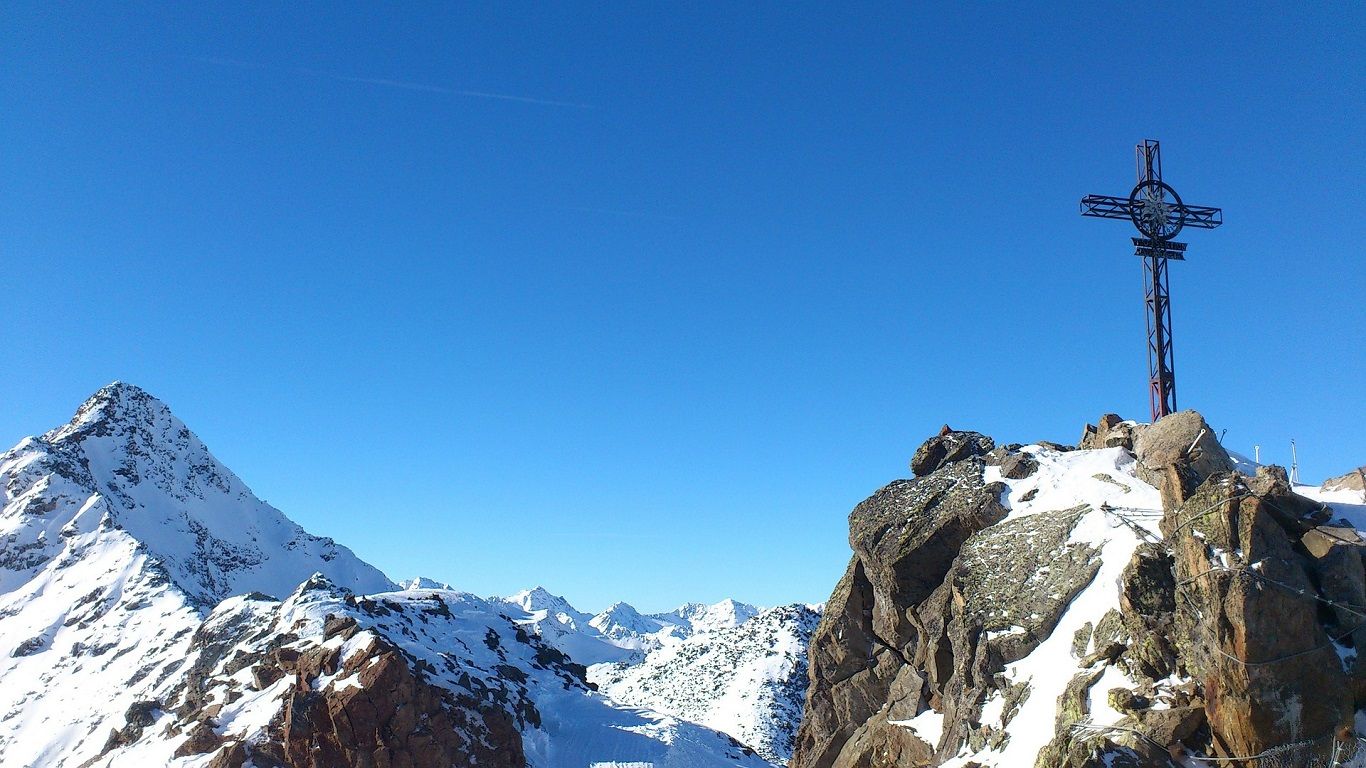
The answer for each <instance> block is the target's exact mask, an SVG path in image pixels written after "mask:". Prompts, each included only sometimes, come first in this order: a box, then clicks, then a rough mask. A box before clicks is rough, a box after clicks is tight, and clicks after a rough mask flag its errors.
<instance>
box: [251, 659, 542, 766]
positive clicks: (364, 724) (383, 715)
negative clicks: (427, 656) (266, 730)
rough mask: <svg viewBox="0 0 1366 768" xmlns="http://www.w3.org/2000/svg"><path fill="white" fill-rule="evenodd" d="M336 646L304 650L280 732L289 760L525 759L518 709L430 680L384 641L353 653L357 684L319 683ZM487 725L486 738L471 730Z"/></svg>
mask: <svg viewBox="0 0 1366 768" xmlns="http://www.w3.org/2000/svg"><path fill="white" fill-rule="evenodd" d="M335 664H336V658H335V654H332V655H329V654H321V653H314V652H313V651H311V650H310V651H309V652H305V653H304V654H303V655H302V656H301V657H300V658H299V671H298V674H299V676H300V678H301V680H303V681H304V684H301V685H299V686H297V687H296V688H295V689H294V690H293V691H292V692H291V694H290V698H289V700H288V701H287V703H286V705H285V711H284V717H283V722H282V723H281V725H280V728H279V733H278V735H277V738H278V740H279V743H280V745H281V747H282V751H283V753H284V755H285V759H286V762H287V764H288V765H289V766H290V768H362V767H364V768H369V766H380V765H383V766H387V767H388V768H438V767H441V768H445V766H452V765H480V766H494V767H495V768H520V767H521V766H524V765H525V763H526V760H525V757H524V756H523V753H522V741H521V736H520V733H519V732H518V730H517V728H516V724H515V723H514V722H513V721H512V717H511V716H510V715H509V714H508V713H507V712H506V711H504V710H503V709H501V708H498V707H491V706H487V705H486V704H485V703H484V702H482V701H480V700H477V699H469V700H461V699H460V698H459V697H457V696H456V695H455V694H453V693H452V692H450V691H448V690H445V689H443V688H440V687H437V686H434V685H432V684H430V683H427V682H426V681H424V680H423V679H422V678H421V676H420V675H419V674H418V673H417V672H416V671H415V670H414V669H413V667H412V666H411V665H410V664H409V662H408V660H407V659H406V658H405V657H404V656H403V655H402V652H401V651H400V650H398V649H397V648H396V647H394V646H391V645H389V644H388V643H387V642H385V641H381V640H375V641H374V642H372V643H371V644H370V646H369V647H368V648H367V649H366V650H364V651H362V652H359V653H356V654H354V655H353V656H352V657H351V658H349V659H347V660H346V665H345V667H344V668H343V669H342V672H343V674H344V675H352V674H355V675H357V682H358V683H359V685H358V686H346V687H344V688H337V687H335V686H328V687H326V688H324V689H322V690H320V691H319V690H313V687H312V686H311V685H309V684H308V683H307V681H309V680H312V679H315V678H316V677H318V676H319V675H321V674H332V673H329V672H327V669H328V668H329V666H331V667H332V668H333V669H334V670H335ZM470 733H482V734H483V736H484V737H483V738H481V739H470V738H468V737H467V736H466V735H465V734H470Z"/></svg>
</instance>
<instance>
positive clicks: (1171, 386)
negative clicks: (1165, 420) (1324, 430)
mask: <svg viewBox="0 0 1366 768" xmlns="http://www.w3.org/2000/svg"><path fill="white" fill-rule="evenodd" d="M1134 157H1135V160H1136V165H1137V170H1138V184H1137V185H1135V186H1134V189H1133V191H1132V192H1130V193H1129V196H1128V197H1111V196H1109V195H1087V196H1086V197H1083V198H1082V199H1081V215H1083V216H1094V217H1096V218H1101V219H1128V220H1129V221H1131V222H1133V225H1134V226H1135V227H1137V228H1138V232H1139V234H1140V235H1142V237H1135V238H1132V240H1133V243H1134V248H1135V250H1134V254H1135V255H1136V256H1142V257H1143V276H1144V303H1145V305H1146V307H1147V315H1148V402H1149V405H1150V406H1151V408H1152V417H1153V421H1157V420H1158V419H1160V418H1162V417H1163V416H1166V415H1167V414H1169V413H1172V412H1174V411H1175V410H1176V371H1175V358H1174V356H1173V354H1172V313H1171V297H1170V293H1169V291H1168V289H1167V262H1168V260H1171V259H1175V260H1177V261H1184V260H1185V258H1186V244H1185V243H1178V242H1175V241H1174V240H1173V238H1175V237H1176V235H1177V234H1178V233H1179V232H1181V230H1182V228H1184V227H1196V228H1198V229H1214V228H1215V227H1217V226H1219V225H1220V224H1223V223H1224V213H1223V211H1222V210H1220V209H1218V208H1210V207H1208V206H1203V205H1186V204H1185V203H1183V202H1182V201H1181V197H1180V196H1179V195H1177V194H1176V190H1175V189H1172V187H1171V185H1170V184H1167V183H1166V182H1164V181H1163V180H1162V154H1161V150H1160V149H1159V147H1158V142H1156V141H1153V140H1152V139H1144V141H1143V143H1142V144H1139V145H1137V146H1136V147H1134Z"/></svg>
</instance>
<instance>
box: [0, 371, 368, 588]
mask: <svg viewBox="0 0 1366 768" xmlns="http://www.w3.org/2000/svg"><path fill="white" fill-rule="evenodd" d="M59 534H60V535H59ZM81 535H87V536H89V537H91V538H89V539H78V538H77V537H78V536H81ZM0 537H5V538H6V539H7V540H8V541H10V542H12V544H13V545H14V546H15V547H17V548H18V549H15V550H14V551H15V552H22V553H23V557H22V559H20V560H13V559H11V558H6V559H5V562H0V566H2V567H0V592H2V591H3V590H4V589H6V588H8V586H9V585H12V584H16V583H22V582H23V581H25V580H27V579H28V578H30V577H32V576H34V575H36V574H37V573H38V572H39V571H40V570H42V569H43V567H44V565H45V564H50V563H52V562H53V561H62V562H66V560H65V558H62V557H61V555H62V554H63V552H66V551H68V550H71V549H72V548H73V547H76V546H78V545H85V546H94V545H95V544H96V543H97V542H103V543H104V544H108V543H109V542H111V541H113V540H115V539H119V540H127V542H126V543H127V545H128V546H131V547H133V548H134V549H135V550H137V551H139V552H143V553H145V554H146V555H147V556H148V557H149V561H148V567H152V568H156V569H158V570H160V571H162V572H163V574H164V575H165V576H166V577H168V578H169V579H170V580H171V581H172V582H173V583H174V584H175V585H176V586H177V587H178V588H179V589H181V590H182V591H183V592H184V593H185V594H186V595H187V596H188V597H190V598H191V600H193V601H195V602H197V603H199V604H202V605H205V606H208V605H211V604H213V603H216V602H218V601H219V600H222V599H223V598H225V597H227V596H229V595H233V594H242V593H245V592H263V593H266V594H274V595H280V594H288V593H289V592H290V591H292V590H293V589H294V587H295V585H297V584H298V583H299V582H301V581H303V580H304V579H306V578H307V577H308V576H309V575H310V574H311V573H313V572H314V571H316V570H319V569H322V570H323V571H324V572H325V573H326V574H327V576H328V577H329V578H331V579H332V580H333V581H335V582H337V583H338V584H341V585H343V586H345V587H346V588H348V589H353V590H357V591H370V592H378V591H383V590H387V589H392V588H393V586H394V585H393V584H392V583H391V582H390V581H389V580H388V579H387V578H385V577H384V575H383V574H381V573H380V572H379V571H378V570H376V569H375V568H373V567H371V566H370V565H367V564H366V563H364V562H362V561H360V560H359V559H358V558H356V557H355V555H353V554H352V553H351V552H350V551H349V550H347V549H346V548H344V547H340V546H338V545H336V544H335V543H334V542H333V541H332V540H331V539H326V538H321V537H317V536H312V535H310V534H308V533H307V532H306V531H304V530H303V529H302V528H300V527H299V526H298V525H296V524H295V523H293V522H292V521H290V520H289V519H288V518H286V517H285V516H284V515H283V514H281V513H280V511H279V510H277V509H275V508H274V507H271V506H270V505H268V504H266V503H264V502H262V501H261V500H260V499H258V498H256V496H255V495H253V494H252V492H251V490H250V489H249V488H247V486H246V484H245V483H243V482H242V481H241V480H239V479H238V478H237V476H236V475H234V474H233V473H232V472H231V471H230V470H228V468H227V467H225V466H223V465H222V464H221V463H219V461H218V460H217V459H216V458H214V456H213V454H211V453H210V452H209V450H208V448H207V447H206V446H205V445H204V443H203V442H201V441H200V439H199V438H198V437H197V436H195V434H194V433H193V432H191V431H190V429H189V428H188V427H186V426H185V424H184V423H183V422H182V421H180V419H178V418H176V417H175V415H174V414H172V413H171V410H170V409H169V408H168V407H166V405H165V404H164V403H162V402H161V401H160V400H157V399H156V398H155V397H153V396H152V395H150V394H148V393H147V392H146V391H145V390H143V389H141V388H139V387H137V386H134V385H132V384H127V383H124V382H115V383H113V384H110V385H108V386H106V387H103V388H101V389H100V390H99V391H98V392H96V393H95V394H94V395H92V396H91V397H90V398H89V399H87V400H86V401H85V402H84V403H83V404H82V405H81V407H80V408H79V409H77V411H76V414H75V415H74V416H73V417H72V418H71V420H70V421H69V422H68V423H67V424H65V425H63V426H61V427H58V428H56V429H53V430H51V431H49V432H47V433H46V434H44V435H43V436H42V437H39V438H29V439H25V440H24V441H22V442H20V443H19V445H18V446H16V447H15V448H13V449H12V450H10V451H8V452H6V453H4V454H2V455H0ZM68 554H70V553H69V552H68ZM6 571H7V572H6Z"/></svg>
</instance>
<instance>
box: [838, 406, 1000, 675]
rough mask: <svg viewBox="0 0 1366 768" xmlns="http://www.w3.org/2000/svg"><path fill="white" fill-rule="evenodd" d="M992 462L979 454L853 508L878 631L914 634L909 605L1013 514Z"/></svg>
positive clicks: (893, 639)
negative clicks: (967, 547) (974, 538)
mask: <svg viewBox="0 0 1366 768" xmlns="http://www.w3.org/2000/svg"><path fill="white" fill-rule="evenodd" d="M953 434H961V433H953ZM987 442H990V438H987ZM984 467H985V464H984V463H983V462H982V460H981V459H980V458H975V457H973V458H969V459H965V460H962V461H957V462H953V463H949V464H946V465H944V466H943V468H942V469H941V470H939V471H937V472H935V473H933V474H931V475H927V476H925V477H921V478H917V479H915V480H898V481H896V482H893V483H891V484H890V485H887V486H886V487H884V488H882V489H881V490H879V491H877V492H876V493H874V494H873V495H872V496H871V497H870V498H868V499H866V500H865V501H863V502H862V503H860V504H859V505H858V506H857V507H855V508H854V511H853V512H851V513H850V515H849V545H850V547H851V548H852V549H853V550H854V553H855V557H856V558H857V559H858V560H859V562H860V563H861V564H862V566H863V569H864V572H865V573H866V575H867V579H868V582H869V584H870V585H871V586H872V593H873V600H872V606H871V607H872V614H873V625H872V632H873V634H874V636H875V637H876V638H878V639H880V641H881V642H882V643H884V644H886V645H887V646H888V647H891V648H893V649H898V650H899V649H901V648H902V647H903V646H905V645H906V643H907V642H909V641H910V640H911V639H912V634H911V633H912V632H913V628H912V625H911V622H910V620H909V619H908V617H907V615H906V610H905V609H906V608H908V607H911V606H915V605H917V604H919V603H920V602H921V601H923V600H924V599H925V598H927V597H929V595H930V593H931V592H933V591H934V589H935V588H936V587H938V586H939V585H940V584H941V583H943V580H944V576H945V574H947V573H948V571H949V568H950V567H951V566H952V565H953V561H954V558H956V557H957V556H958V552H959V550H960V549H961V548H962V546H963V542H964V541H966V540H967V538H968V537H969V536H971V535H972V534H973V533H976V532H977V531H980V530H982V529H983V528H986V527H987V526H989V525H992V524H994V523H996V522H999V521H1000V520H1001V519H1003V518H1004V517H1005V515H1006V509H1005V507H1004V506H1002V505H1001V494H1002V492H1003V491H1004V490H1005V486H1004V485H1002V484H1000V483H986V482H985V481H984V480H983V470H984ZM818 632H819V630H818Z"/></svg>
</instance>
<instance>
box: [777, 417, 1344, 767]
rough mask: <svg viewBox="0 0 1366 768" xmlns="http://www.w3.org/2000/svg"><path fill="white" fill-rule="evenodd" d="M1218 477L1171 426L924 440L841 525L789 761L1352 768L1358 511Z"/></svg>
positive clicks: (1207, 451) (1232, 473)
mask: <svg viewBox="0 0 1366 768" xmlns="http://www.w3.org/2000/svg"><path fill="white" fill-rule="evenodd" d="M1237 466H1243V467H1246V466H1247V464H1246V463H1245V462H1243V463H1239V462H1235V460H1234V459H1233V458H1231V457H1230V456H1229V455H1228V454H1227V453H1226V452H1225V451H1224V449H1223V448H1222V447H1221V446H1220V445H1219V443H1218V441H1217V440H1216V439H1215V432H1214V430H1213V429H1211V428H1210V427H1209V425H1208V424H1206V423H1205V422H1204V420H1203V419H1202V418H1201V417H1200V415H1199V414H1197V413H1195V412H1193V411H1186V412H1182V413H1178V414H1173V415H1172V416H1169V417H1166V418H1164V419H1162V420H1161V421H1159V422H1158V423H1157V424H1155V425H1151V426H1149V425H1140V424H1135V423H1133V422H1128V421H1124V420H1122V419H1120V418H1119V417H1117V416H1113V415H1106V416H1105V417H1103V418H1102V419H1101V420H1100V422H1099V423H1098V424H1097V425H1094V426H1088V427H1087V429H1086V431H1085V432H1084V433H1083V436H1082V440H1081V445H1080V448H1077V449H1074V448H1071V447H1068V446H1059V445H1053V444H1040V445H1030V446H1016V445H1010V446H999V447H998V446H996V445H995V443H994V441H992V440H991V439H990V438H988V437H986V436H984V435H980V434H977V433H973V432H961V431H954V430H950V429H948V428H945V430H944V431H943V432H941V434H940V435H938V436H936V437H934V438H931V439H930V440H929V441H927V442H926V443H925V444H924V445H923V446H921V447H920V449H919V450H917V451H916V453H915V457H914V459H913V460H912V462H911V467H912V471H913V474H914V478H913V479H910V480H898V481H895V482H893V483H892V484H890V485H888V486H887V487H885V488H883V489H881V490H879V491H878V492H877V493H875V494H873V496H871V497H870V498H869V499H867V500H866V501H864V502H863V503H861V504H859V505H858V506H857V507H856V508H855V509H854V511H853V512H852V513H851V514H850V517H849V523H850V535H849V541H850V546H851V548H852V549H853V552H854V554H853V557H852V559H851V560H850V564H849V568H848V570H847V572H846V573H845V576H844V578H843V579H841V581H840V583H839V584H838V585H837V586H836V587H835V590H834V592H833V594H832V595H831V597H830V601H829V603H828V604H827V606H826V611H825V614H824V617H823V619H822V621H821V624H820V626H819V627H818V628H817V630H816V633H815V635H814V637H813V638H812V642H811V647H810V686H809V690H808V695H807V701H806V709H805V714H804V718H803V721H802V724H801V727H800V729H799V732H798V735H797V747H796V751H795V754H794V756H793V758H792V761H791V765H792V766H793V767H794V768H876V767H878V766H957V767H960V768H968V767H970V766H982V767H985V766H1001V767H1002V768H1016V767H1017V766H1029V765H1033V766H1036V767H1037V768H1048V767H1053V766H1063V767H1066V768H1100V766H1134V767H1138V766H1150V767H1159V766H1185V765H1201V764H1205V763H1202V762H1200V760H1201V759H1202V758H1205V757H1212V758H1219V759H1220V761H1221V762H1220V763H1219V764H1222V765H1232V766H1238V767H1239V768H1253V766H1265V765H1267V764H1274V765H1328V764H1330V762H1329V761H1331V760H1337V761H1339V763H1340V764H1344V765H1347V764H1351V765H1356V764H1358V763H1360V764H1366V750H1362V754H1361V755H1360V756H1358V755H1357V752H1358V750H1357V745H1358V727H1359V725H1363V724H1366V720H1360V719H1359V717H1358V712H1359V710H1360V709H1361V707H1362V705H1363V703H1366V668H1364V667H1366V662H1362V661H1360V660H1359V659H1358V653H1357V649H1358V648H1359V647H1360V646H1359V645H1358V644H1359V643H1362V642H1366V626H1364V625H1366V587H1364V586H1363V584H1364V583H1366V572H1364V571H1363V565H1362V556H1363V548H1366V543H1363V540H1362V539H1361V538H1360V536H1359V534H1358V531H1357V529H1358V527H1360V525H1361V524H1362V522H1363V521H1366V507H1363V506H1357V505H1352V504H1346V503H1341V502H1339V501H1337V500H1333V505H1332V506H1329V505H1327V504H1325V503H1322V502H1321V501H1316V500H1314V499H1311V498H1308V497H1306V496H1305V495H1301V494H1303V493H1311V492H1312V491H1311V490H1310V489H1306V488H1303V487H1301V488H1292V487H1291V485H1290V484H1289V483H1288V482H1287V481H1286V478H1285V475H1284V472H1283V471H1278V469H1277V468H1269V467H1268V468H1261V469H1259V470H1257V471H1256V473H1255V475H1253V476H1248V475H1245V474H1240V473H1239V472H1238V471H1236V470H1235V467H1237ZM1297 491H1298V492H1297ZM1268 760H1275V761H1279V762H1273V763H1268V762H1266V761H1268ZM1316 761H1317V762H1316ZM1351 761H1355V762H1351Z"/></svg>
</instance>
